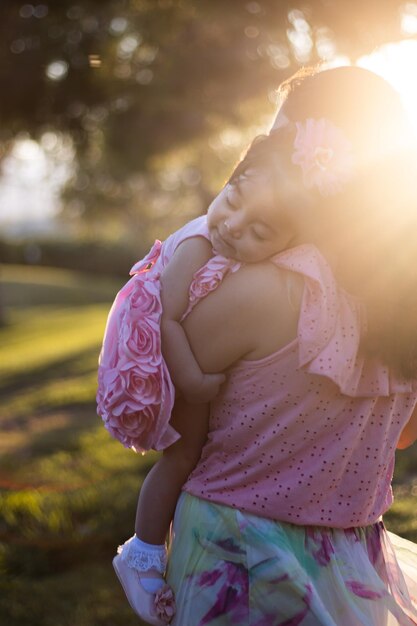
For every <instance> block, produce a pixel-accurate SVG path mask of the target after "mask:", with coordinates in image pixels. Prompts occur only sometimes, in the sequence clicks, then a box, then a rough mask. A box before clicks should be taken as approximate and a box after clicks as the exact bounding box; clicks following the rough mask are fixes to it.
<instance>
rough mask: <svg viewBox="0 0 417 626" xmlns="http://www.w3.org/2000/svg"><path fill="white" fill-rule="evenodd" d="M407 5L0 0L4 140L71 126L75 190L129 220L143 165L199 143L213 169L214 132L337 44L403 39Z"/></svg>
mask: <svg viewBox="0 0 417 626" xmlns="http://www.w3.org/2000/svg"><path fill="white" fill-rule="evenodd" d="M409 5H410V6H409V9H410V7H411V4H410V3H409ZM407 6H408V5H407ZM401 7H403V3H402V2H400V1H397V0H390V1H388V2H384V3H380V2H378V1H377V0H371V1H368V2H365V3H364V2H359V0H340V1H334V0H333V1H332V0H306V2H303V3H300V4H299V5H294V3H293V2H289V1H287V0H284V1H280V2H278V1H277V0H258V1H242V0H233V1H231V0H230V1H229V2H227V1H225V0H200V1H199V2H193V1H191V0H178V1H174V0H100V1H97V2H94V1H93V0H78V2H77V1H76V0H62V1H60V2H59V3H52V2H49V3H48V2H46V0H44V1H43V3H42V4H28V3H27V4H25V3H24V2H23V0H22V1H20V2H19V1H12V0H3V1H2V3H1V5H0V42H1V44H0V85H1V87H2V97H1V99H0V142H1V143H2V145H3V150H5V149H7V145H8V143H10V142H11V141H12V140H13V138H14V137H16V136H17V135H18V133H21V132H23V131H25V132H29V133H30V134H31V135H32V136H34V137H38V136H40V135H41V134H42V133H43V132H45V130H47V129H54V131H58V132H63V133H68V134H69V135H70V136H71V137H72V139H73V142H74V145H75V148H76V153H77V160H78V164H79V168H78V171H79V176H78V179H76V180H75V184H74V185H73V186H72V188H71V189H69V190H67V196H68V198H72V199H74V197H77V196H78V197H80V195H81V196H82V201H83V203H84V205H85V207H86V209H87V213H86V214H87V215H88V212H90V213H92V214H94V211H97V210H100V211H101V212H104V211H105V210H106V212H108V213H111V212H112V211H116V212H117V211H120V207H121V206H124V207H125V208H126V214H127V215H128V213H129V210H130V209H132V206H133V205H134V202H133V199H134V197H135V193H136V187H135V184H130V186H129V185H127V184H126V181H128V180H129V181H130V182H131V181H132V177H134V175H136V174H137V173H138V172H146V173H147V175H148V179H147V180H148V182H149V180H151V179H150V178H149V173H150V172H151V173H152V172H155V168H156V169H158V167H156V166H155V163H159V164H160V163H161V156H164V155H168V157H167V158H169V155H170V154H172V151H173V150H174V149H180V150H182V149H186V148H187V147H189V146H192V145H194V146H195V144H196V142H198V140H199V139H200V140H203V141H205V145H203V147H202V144H200V147H199V148H198V150H197V151H196V152H195V154H194V156H193V159H194V161H196V162H197V161H199V162H200V163H202V162H203V161H204V158H203V157H204V152H205V153H206V156H208V158H207V161H208V162H210V164H211V166H213V158H214V157H213V155H212V154H209V153H210V148H209V147H208V144H207V141H208V138H209V137H212V136H213V134H215V133H217V132H219V130H221V129H222V128H224V127H225V126H227V125H229V126H235V127H240V126H242V127H244V126H245V125H247V124H248V123H249V119H250V117H251V116H253V115H254V111H257V114H258V115H259V114H260V112H262V111H263V112H265V111H267V110H269V111H272V108H271V106H270V105H269V104H268V96H271V94H272V93H273V90H274V89H275V88H276V87H277V86H278V84H279V83H280V82H281V80H282V79H283V78H285V77H287V76H288V75H289V74H290V73H291V72H292V71H293V70H294V69H296V68H297V67H298V66H299V65H302V64H305V63H316V62H318V61H320V60H321V59H323V58H326V57H328V56H331V55H332V54H334V53H335V52H336V51H337V52H340V53H347V54H349V55H351V56H352V57H356V56H358V55H359V54H361V53H364V52H367V51H370V50H371V49H373V47H374V46H376V45H377V44H378V43H381V42H384V41H387V40H390V39H393V38H394V39H395V38H398V37H399V36H400V19H399V16H400V11H401ZM411 9H412V7H411ZM411 9H410V10H411ZM268 106H269V107H270V108H269V109H268ZM235 152H236V151H235ZM230 158H231V157H230ZM186 165H187V164H186ZM214 166H215V165H214ZM187 167H189V165H187ZM133 179H134V178H133ZM134 180H136V182H137V176H136V179H134ZM155 185H157V178H154V179H153V180H151V183H150V187H152V186H153V187H154V186H155ZM199 185H200V187H201V193H202V195H207V189H206V188H205V187H204V185H201V184H200V183H198V184H197V185H195V186H194V187H195V188H197V189H198V188H199ZM148 187H149V185H148ZM132 202H133V205H132ZM129 207H130V208H129ZM133 210H134V206H133Z"/></svg>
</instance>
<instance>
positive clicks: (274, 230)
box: [207, 170, 297, 263]
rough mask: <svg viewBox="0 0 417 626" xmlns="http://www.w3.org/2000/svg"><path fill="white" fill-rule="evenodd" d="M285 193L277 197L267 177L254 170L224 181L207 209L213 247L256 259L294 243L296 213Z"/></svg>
mask: <svg viewBox="0 0 417 626" xmlns="http://www.w3.org/2000/svg"><path fill="white" fill-rule="evenodd" d="M280 195H281V194H280ZM287 195H288V194H287V193H284V192H283V193H282V198H279V199H277V193H276V190H274V186H273V184H272V182H271V180H270V177H268V176H267V175H266V174H263V173H262V172H256V171H254V170H253V171H248V172H246V173H245V174H244V175H243V176H241V177H240V178H239V180H237V181H236V182H234V183H233V184H230V183H228V184H227V185H226V186H225V187H224V188H223V189H222V191H221V192H220V193H219V195H218V196H217V197H216V198H215V199H214V200H213V202H212V203H211V205H210V207H209V209H208V213H207V223H208V228H209V233H210V238H211V243H212V246H213V250H214V251H215V252H216V253H217V254H221V255H222V256H225V257H229V258H232V259H236V260H237V261H242V262H244V263H257V262H259V261H264V260H266V259H268V258H269V257H271V256H273V255H274V254H277V253H278V252H282V251H283V250H286V249H287V248H290V247H292V246H293V245H296V243H297V241H296V237H295V235H296V224H295V217H296V215H295V212H294V210H293V207H292V206H290V200H289V195H288V202H286V200H285V198H286V196H287ZM292 204H293V203H291V205H292Z"/></svg>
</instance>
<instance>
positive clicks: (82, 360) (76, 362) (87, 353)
mask: <svg viewBox="0 0 417 626" xmlns="http://www.w3.org/2000/svg"><path fill="white" fill-rule="evenodd" d="M99 354H100V345H97V346H94V347H92V348H86V349H83V350H80V351H79V352H76V353H75V354H71V355H69V356H66V357H64V358H57V359H54V360H50V361H49V362H48V363H47V364H46V365H33V366H32V367H31V369H30V370H26V371H24V372H20V373H13V374H10V375H9V376H7V374H6V375H4V376H3V377H2V381H1V382H0V391H1V393H2V394H4V395H5V396H6V395H9V394H12V393H15V392H21V391H22V388H25V387H35V386H36V385H37V384H39V383H41V382H43V381H45V380H48V381H49V382H51V381H54V380H59V379H62V378H65V377H67V376H71V375H82V374H85V373H88V372H90V371H92V369H94V367H92V364H94V365H95V366H96V367H97V363H98V357H99Z"/></svg>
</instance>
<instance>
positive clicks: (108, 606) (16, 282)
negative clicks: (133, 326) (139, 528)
mask: <svg viewBox="0 0 417 626" xmlns="http://www.w3.org/2000/svg"><path fill="white" fill-rule="evenodd" d="M1 277H2V279H3V281H4V282H3V284H2V291H1V293H2V297H3V299H4V300H5V303H6V312H7V325H6V326H5V327H3V328H1V329H0V395H1V397H2V403H1V410H0V430H1V437H0V623H1V624H7V625H8V626H24V625H26V624H28V625H30V626H33V625H36V626H37V625H38V624H39V625H41V624H42V626H47V625H49V624H51V625H52V624H54V626H61V625H62V626H64V625H71V626H73V625H74V624H76V625H77V626H99V625H103V626H104V625H106V626H107V625H108V626H110V625H111V626H117V625H118V624H120V625H121V624H123V625H124V626H129V625H130V624H132V626H133V624H136V625H137V624H138V619H137V618H136V617H135V615H134V614H133V613H132V611H131V610H130V608H129V606H128V605H127V603H126V600H125V597H124V594H123V591H122V590H121V588H120V585H119V583H118V582H117V580H116V577H115V575H114V572H113V570H112V567H111V559H112V557H113V556H114V553H115V548H116V546H117V544H118V543H120V542H122V541H124V540H125V539H126V538H127V537H129V536H130V535H131V534H132V529H133V521H134V514H135V507H136V499H137V493H138V490H139V487H140V484H141V481H142V480H143V477H144V476H145V475H146V473H147V471H148V469H149V467H150V466H151V464H152V463H153V462H154V460H155V458H156V457H155V455H152V454H149V455H146V456H145V457H142V456H138V455H136V454H134V453H133V452H131V451H130V450H125V449H124V448H123V447H122V446H121V445H120V444H119V443H118V442H116V441H114V440H113V439H112V438H111V437H110V435H109V434H108V433H107V431H106V430H105V429H104V428H103V426H102V423H101V420H100V419H99V417H98V416H97V415H96V410H95V400H94V398H95V391H96V370H97V359H98V354H99V351H100V345H101V340H102V337H103V332H104V327H105V323H106V318H107V313H108V310H109V306H110V303H111V299H112V297H114V295H115V293H116V291H117V289H118V288H119V284H117V283H114V281H104V280H102V279H101V280H100V281H99V282H97V280H96V279H94V280H92V279H91V277H90V278H86V277H84V276H82V275H78V274H76V273H72V272H68V271H61V270H50V269H45V268H32V267H30V268H26V267H24V268H19V267H5V268H2V271H1ZM139 623H140V622H139Z"/></svg>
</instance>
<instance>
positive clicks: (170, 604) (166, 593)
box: [154, 585, 176, 624]
mask: <svg viewBox="0 0 417 626" xmlns="http://www.w3.org/2000/svg"><path fill="white" fill-rule="evenodd" d="M154 605H155V611H156V614H157V616H158V617H159V619H160V620H162V621H163V622H164V623H165V624H169V623H170V621H171V620H172V618H173V617H174V615H175V610H176V606H175V597H174V592H173V591H172V589H171V587H170V586H169V585H164V586H163V587H161V589H158V591H157V592H156V594H155V600H154Z"/></svg>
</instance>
